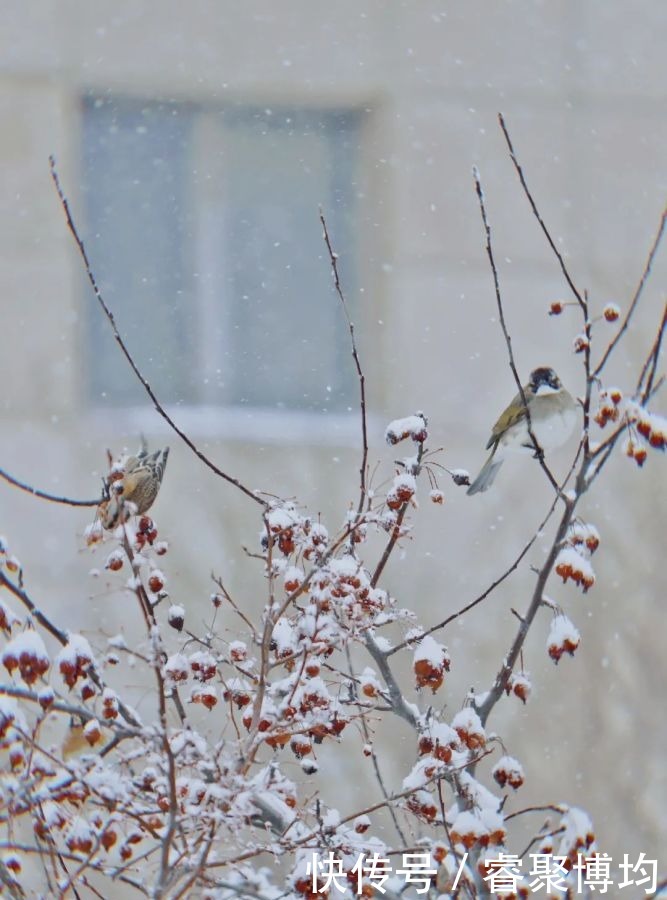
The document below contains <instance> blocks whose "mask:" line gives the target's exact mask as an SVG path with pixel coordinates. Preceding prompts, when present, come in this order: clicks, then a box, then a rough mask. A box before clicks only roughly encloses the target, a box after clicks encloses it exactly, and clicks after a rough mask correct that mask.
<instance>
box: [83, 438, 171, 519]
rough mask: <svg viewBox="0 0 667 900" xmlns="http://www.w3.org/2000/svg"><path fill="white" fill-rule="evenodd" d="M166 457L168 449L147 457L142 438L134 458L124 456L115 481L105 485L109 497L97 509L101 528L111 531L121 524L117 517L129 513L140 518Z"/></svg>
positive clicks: (156, 487) (152, 495)
mask: <svg viewBox="0 0 667 900" xmlns="http://www.w3.org/2000/svg"><path fill="white" fill-rule="evenodd" d="M168 456H169V447H165V448H164V450H156V451H155V453H151V454H149V453H148V447H147V446H146V441H145V440H144V439H143V438H142V440H141V449H140V450H139V452H138V453H137V454H136V456H128V457H127V459H126V460H125V462H124V463H122V465H121V466H120V467H119V469H118V470H115V471H116V472H118V475H117V476H116V478H115V479H114V480H113V481H111V482H110V484H108V486H107V487H108V490H109V497H108V499H106V500H103V501H102V503H101V504H100V506H99V509H98V512H99V515H100V519H101V522H102V525H103V527H104V528H106V529H107V530H111V529H113V528H115V527H116V525H118V523H119V522H120V521H121V515H123V517H124V518H125V519H127V518H128V516H129V515H130V514H132V513H136V514H137V515H139V516H141V515H143V514H144V513H145V512H147V511H148V510H149V509H150V508H151V506H152V505H153V503H154V502H155V498H156V497H157V495H158V491H159V490H160V485H161V484H162V477H163V475H164V470H165V466H166V465H167V457H168ZM130 504H132V505H131V506H130ZM123 510H124V513H123Z"/></svg>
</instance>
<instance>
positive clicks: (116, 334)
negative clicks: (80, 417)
mask: <svg viewBox="0 0 667 900" xmlns="http://www.w3.org/2000/svg"><path fill="white" fill-rule="evenodd" d="M49 163H50V166H51V178H52V179H53V183H54V185H55V188H56V191H57V192H58V196H59V197H60V202H61V204H62V208H63V210H64V213H65V218H66V220H67V227H68V228H69V230H70V232H71V234H72V237H73V238H74V241H75V243H76V245H77V247H78V250H79V253H80V255H81V259H82V261H83V264H84V268H85V270H86V275H87V276H88V281H89V282H90V286H91V287H92V289H93V292H94V294H95V297H96V298H97V302H98V303H99V304H100V306H101V308H102V310H103V312H104V315H105V316H106V317H107V321H108V322H109V325H110V326H111V329H112V331H113V336H114V338H115V339H116V343H117V344H118V346H119V347H120V349H121V351H122V352H123V355H124V356H125V359H126V360H127V361H128V363H129V364H130V368H131V369H132V371H133V372H134V374H135V375H136V376H137V378H138V379H139V381H140V382H141V384H142V385H143V388H144V390H145V391H146V393H147V394H148V396H149V397H150V399H151V401H152V403H153V406H154V408H155V410H156V412H157V413H158V414H159V415H160V416H162V418H163V419H164V420H165V422H166V423H167V424H168V425H169V427H170V428H171V429H172V430H173V431H175V432H176V434H177V435H178V436H179V437H180V438H181V440H182V441H183V442H184V443H185V444H186V445H187V446H188V447H189V448H190V450H192V452H193V453H194V454H195V456H197V457H198V458H199V459H200V460H201V461H202V462H203V463H204V465H205V466H208V468H209V469H210V470H211V471H212V472H215V474H216V475H218V476H219V477H220V478H223V479H224V480H225V481H227V482H229V484H233V485H234V487H237V488H238V489H239V490H240V491H241V492H242V493H244V494H245V495H246V497H250V499H251V500H254V501H255V503H259V505H260V506H264V507H266V506H267V505H268V504H267V502H266V500H263V499H262V498H261V497H259V496H258V494H257V492H256V491H252V490H250V488H248V487H246V486H245V485H244V484H242V483H241V482H240V481H239V479H238V478H234V477H232V476H231V475H228V474H227V473H226V472H223V471H222V469H220V468H218V466H216V465H215V463H214V462H212V461H211V460H210V459H209V458H208V456H206V454H205V453H203V452H202V451H201V450H200V449H199V447H197V446H196V444H195V443H194V441H193V440H192V439H191V438H190V437H188V435H187V434H186V433H185V432H184V431H182V429H180V428H179V427H178V425H177V424H176V423H175V422H174V420H173V419H172V418H171V416H170V415H169V413H168V412H167V411H166V410H165V408H164V406H163V405H162V404H161V403H160V401H159V400H158V398H157V396H156V394H155V392H154V390H153V388H152V387H151V386H150V384H149V383H148V381H147V380H146V378H145V377H144V375H143V374H142V373H141V371H140V369H139V366H138V365H137V363H136V362H135V361H134V358H133V357H132V355H131V353H130V351H129V350H128V348H127V345H126V344H125V341H124V340H123V338H122V337H121V336H120V333H119V331H118V327H117V326H116V320H115V318H114V315H113V313H112V311H111V309H110V308H109V306H108V305H107V303H106V301H105V300H104V298H103V297H102V294H101V292H100V289H99V286H98V284H97V280H96V278H95V275H94V273H93V270H92V268H91V265H90V261H89V259H88V254H87V253H86V250H85V247H84V245H83V241H82V240H81V238H80V237H79V232H78V231H77V228H76V225H75V224H74V219H73V218H72V213H71V211H70V208H69V203H68V201H67V198H66V197H65V194H64V192H63V189H62V187H61V186H60V179H59V177H58V171H57V169H56V161H55V158H54V157H53V156H51V157H49Z"/></svg>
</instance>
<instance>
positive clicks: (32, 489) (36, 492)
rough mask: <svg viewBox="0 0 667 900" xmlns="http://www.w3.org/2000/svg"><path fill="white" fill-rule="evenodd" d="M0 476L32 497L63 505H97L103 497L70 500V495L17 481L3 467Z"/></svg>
mask: <svg viewBox="0 0 667 900" xmlns="http://www.w3.org/2000/svg"><path fill="white" fill-rule="evenodd" d="M0 478H4V480H5V481H7V482H8V483H9V484H13V485H14V487H17V488H19V489H20V490H22V491H25V492H26V494H32V496H33V497H39V498H40V500H49V501H50V502H51V503H62V504H64V505H65V506H99V505H100V501H101V500H103V499H104V497H103V495H102V494H100V496H99V497H97V498H96V499H95V500H72V499H71V498H70V497H59V496H58V495H57V494H48V493H47V492H46V491H40V490H39V488H35V487H32V486H31V485H29V484H26V482H25V481H19V479H18V478H15V477H14V476H13V475H10V474H9V472H6V471H5V470H4V469H0Z"/></svg>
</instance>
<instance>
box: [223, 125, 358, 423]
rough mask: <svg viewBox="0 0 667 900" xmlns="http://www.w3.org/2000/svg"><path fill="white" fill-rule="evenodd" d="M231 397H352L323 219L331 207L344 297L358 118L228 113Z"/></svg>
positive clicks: (295, 400) (271, 401)
mask: <svg viewBox="0 0 667 900" xmlns="http://www.w3.org/2000/svg"><path fill="white" fill-rule="evenodd" d="M224 121H225V124H226V126H227V127H226V129H225V160H226V162H227V166H226V171H227V178H228V183H227V185H226V190H225V197H226V228H225V232H226V235H227V244H228V248H227V259H228V267H229V273H228V286H229V288H228V289H229V297H228V300H229V303H228V306H227V309H226V321H227V330H228V333H229V336H230V338H229V340H228V341H225V342H223V348H224V349H223V353H224V356H225V361H226V366H225V368H226V370H227V373H228V379H229V384H230V394H231V398H232V402H233V403H237V404H249V405H255V406H268V407H276V406H278V407H293V408H294V407H295V408H301V409H311V410H322V409H340V408H341V407H346V406H347V405H349V404H350V402H353V400H352V398H353V397H354V377H353V368H352V362H351V359H350V357H349V344H348V335H347V331H346V327H345V323H344V320H343V316H342V310H341V309H340V302H339V300H338V298H337V297H336V296H335V294H334V291H333V287H332V280H331V275H330V267H329V263H328V258H327V257H326V252H325V248H324V243H323V240H322V229H321V226H320V223H319V221H318V207H319V206H320V205H321V206H322V207H323V208H324V210H325V213H326V216H327V222H328V226H329V229H330V231H331V234H332V239H333V240H334V241H335V247H336V249H337V251H338V252H339V254H340V256H341V263H340V267H341V274H342V275H343V276H344V280H345V288H346V294H347V296H348V298H349V299H350V302H353V300H354V297H355V295H356V290H355V288H356V271H355V264H354V252H353V248H354V219H355V209H354V207H355V201H354V196H355V188H354V181H355V160H356V157H357V153H356V141H357V133H358V122H357V118H356V116H355V115H353V114H350V115H341V114H334V113H306V112H299V113H286V112H284V111H282V112H280V111H273V113H272V114H267V112H251V111H245V112H241V113H236V114H233V115H230V114H227V115H225V119H224Z"/></svg>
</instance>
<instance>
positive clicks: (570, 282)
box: [498, 113, 584, 309]
mask: <svg viewBox="0 0 667 900" xmlns="http://www.w3.org/2000/svg"><path fill="white" fill-rule="evenodd" d="M498 122H499V123H500V127H501V129H502V132H503V135H504V136H505V140H506V141H507V147H508V149H509V152H510V157H511V159H512V163H513V164H514V168H515V169H516V173H517V175H518V176H519V181H520V182H521V187H522V188H523V191H524V193H525V195H526V197H527V198H528V202H529V203H530V208H531V209H532V211H533V215H534V216H535V218H536V219H537V221H538V222H539V224H540V228H541V229H542V232H543V234H544V236H545V237H546V239H547V242H548V244H549V246H550V247H551V249H552V250H553V252H554V255H555V256H556V259H557V260H558V264H559V266H560V270H561V272H562V273H563V276H564V278H565V280H566V281H567V283H568V285H569V287H570V290H571V291H572V293H573V294H574V296H575V297H576V299H577V303H578V304H579V306H580V307H581V308H582V309H583V308H584V298H583V296H582V294H581V293H580V291H579V290H578V288H577V286H576V285H575V283H574V280H573V279H572V276H571V275H570V273H569V271H568V269H567V266H566V265H565V260H564V259H563V256H562V254H561V252H560V250H559V249H558V247H557V246H556V242H555V241H554V239H553V238H552V237H551V234H550V233H549V229H548V228H547V226H546V225H545V223H544V219H543V218H542V216H541V215H540V212H539V210H538V208H537V204H536V203H535V200H534V199H533V195H532V194H531V192H530V189H529V188H528V184H527V182H526V179H525V177H524V174H523V169H522V168H521V166H520V165H519V161H518V159H517V158H516V154H515V152H514V146H513V145H512V139H511V138H510V135H509V131H508V130H507V126H506V124H505V119H504V118H503V114H502V113H498Z"/></svg>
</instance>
